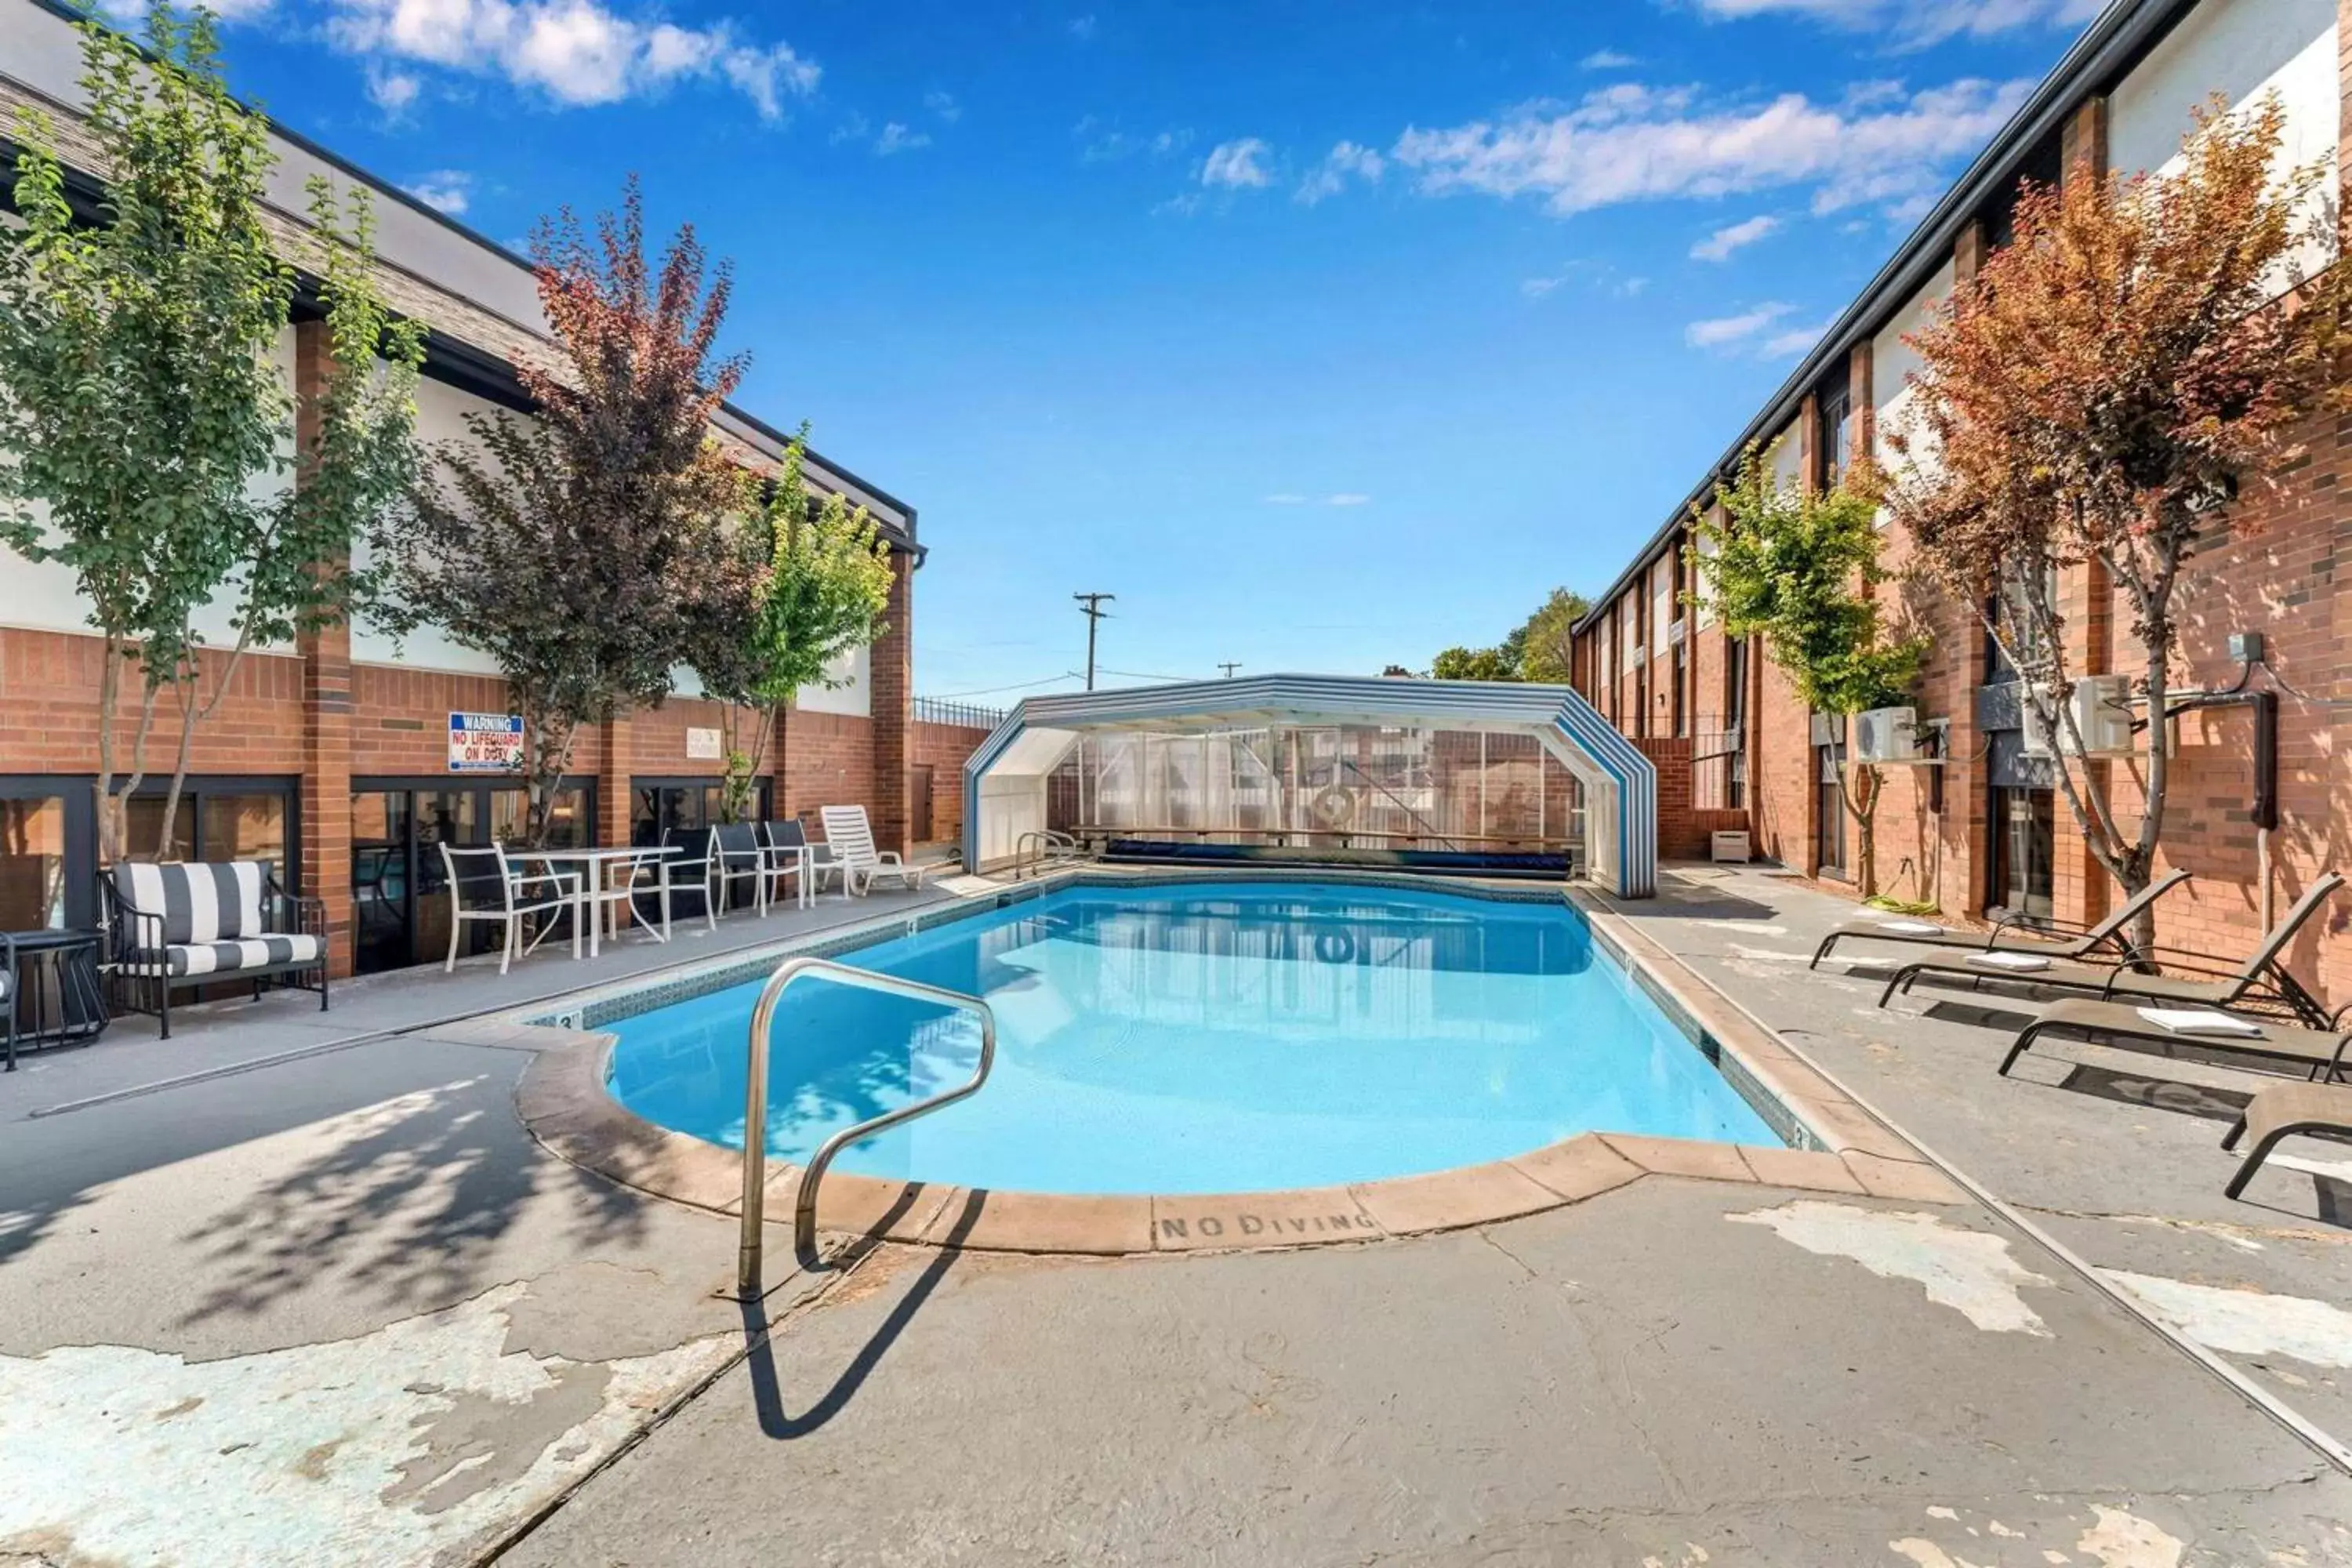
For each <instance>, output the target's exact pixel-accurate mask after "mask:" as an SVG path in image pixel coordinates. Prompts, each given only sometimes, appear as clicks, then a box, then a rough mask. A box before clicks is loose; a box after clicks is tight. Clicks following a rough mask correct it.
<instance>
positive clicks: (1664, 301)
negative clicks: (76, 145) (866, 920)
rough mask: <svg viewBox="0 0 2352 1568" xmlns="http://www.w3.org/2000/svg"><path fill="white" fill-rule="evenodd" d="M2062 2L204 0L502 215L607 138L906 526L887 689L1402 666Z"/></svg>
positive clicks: (1455, 620)
mask: <svg viewBox="0 0 2352 1568" xmlns="http://www.w3.org/2000/svg"><path fill="white" fill-rule="evenodd" d="M2087 9H2088V6H2087V3H2086V0H1977V3H1973V4H1962V3H1958V0H1619V3H1615V4H1580V5H1562V4H1558V3H1553V4H1541V5H1538V4H1532V3H1505V0H1453V3H1449V4H1446V5H1420V4H1404V3H1394V4H1362V3H1358V4H1346V3H1341V0H1255V3H1249V4H1243V3H1226V0H1184V3H1181V4H1177V3H1170V4H1160V5H1142V4H1125V3H1120V0H1071V3H1068V4H1062V5H1045V6H1043V7H1027V8H1018V9H1013V8H1007V9H997V8H993V7H990V6H985V5H970V4H953V5H951V4H947V3H944V0H803V3H800V4H794V5H783V6H772V7H771V6H760V5H751V4H748V3H740V0H739V3H738V4H735V5H731V6H730V5H725V4H708V3H693V4H689V3H686V0H670V3H669V4H667V5H656V4H655V3H653V0H239V4H238V5H236V7H235V14H234V16H233V18H232V25H231V26H230V27H229V29H228V32H227V46H228V54H229V60H230V70H231V76H232V80H233V82H234V84H235V85H236V87H237V89H239V90H240V91H243V92H246V93H248V94H251V95H254V96H257V97H259V98H260V99H261V100H264V102H265V103H266V105H267V106H268V109H269V110H271V112H272V113H274V114H275V115H276V116H277V117H278V119H280V120H282V121H285V122H286V123H287V124H289V125H290V126H292V127H294V128H295V129H298V130H300V131H302V132H307V133H309V134H310V135H311V136H313V137H315V138H317V139H318V140H320V141H322V142H326V143H327V144H329V145H330V146H332V147H334V148H335V149H336V150H338V151H339V152H341V153H344V154H346V155H347V156H350V157H351V158H352V159H353V160H354V161H356V162H358V163H361V164H362V165H363V166H365V167H368V168H370V169H372V170H373V171H375V172H376V173H378V174H382V175H383V176H385V177H386V178H388V179H390V180H393V181H394V182H395V183H399V184H404V185H407V186H409V187H410V188H412V189H414V190H415V191H417V192H419V193H420V194H422V195H425V196H427V197H428V199H431V200H434V201H436V203H437V204H439V205H444V206H445V207H446V209H448V210H450V211H452V212H453V213H455V214H457V216H459V217H460V218H461V219H462V221H464V222H466V223H467V224H470V225H472V226H475V227H477V228H479V229H480V230H482V231H483V232H484V233H486V234H488V235H490V236H491V237H495V238H499V239H503V240H509V241H515V240H519V238H520V237H521V236H522V235H523V234H525V233H526V232H527V231H528V229H529V227H530V222H531V220H532V218H533V217H534V216H537V215H538V214H540V213H541V212H544V211H547V210H549V209H551V207H553V206H554V205H557V204H559V203H562V202H570V203H572V204H573V205H577V206H579V207H581V208H582V209H583V211H585V210H593V209H594V208H597V207H599V206H603V205H609V203H610V202H611V201H612V200H613V199H614V196H615V195H617V193H618V191H619V188H620V182H621V179H622V176H623V174H625V172H627V171H630V170H636V171H639V172H640V173H641V174H643V176H644V179H645V183H646V195H647V204H648V209H649V213H650V215H651V217H652V219H653V220H654V222H655V223H656V225H658V226H662V227H663V228H664V229H667V227H668V226H673V225H675V224H676V223H677V222H679V221H682V220H687V219H691V220H692V221H693V222H694V223H695V224H696V226H697V227H698V229H699V231H700V232H701V234H702V236H703V237H704V239H705V241H706V243H707V244H708V246H709V248H710V249H711V250H712V251H713V252H714V253H716V254H719V255H725V256H730V257H732V258H734V260H735V263H736V266H737V268H738V275H739V277H738V286H737V291H736V297H735V299H736V302H735V309H734V311H733V314H732V316H731V318H730V338H731V340H732V342H731V346H735V347H740V348H746V349H749V350H750V351H751V354H752V356H753V363H752V369H751V377H750V379H749V381H748V383H747V384H746V386H745V388H744V390H743V393H742V394H741V396H740V401H741V402H742V403H743V404H744V405H746V406H748V407H750V408H751V409H753V410H755V411H757V412H759V413H761V414H762V415H763V416H767V417H769V418H770V419H772V420H773V421H775V422H777V423H780V424H782V423H790V422H793V421H796V420H798V419H800V418H803V417H806V418H808V419H810V420H812V421H814V425H815V440H816V444H817V446H818V447H820V448H821V449H822V450H824V452H826V453H827V454H828V455H830V456H832V457H833V458H836V459H837V460H839V461H841V462H843V463H845V464H847V465H848V466H849V467H851V468H854V469H856V471H858V472H860V473H862V474H865V475H866V476H867V477H868V478H870V479H873V480H874V481H875V482H876V483H877V484H880V485H882V486H883V487H884V488H886V489H889V490H891V491H893V492H894V493H896V494H898V495H899V496H902V497H904V498H905V499H906V500H908V501H910V502H912V503H914V504H915V505H916V506H918V507H919V509H920V511H921V518H922V527H923V531H924V536H925V539H926V541H927V542H929V544H930V546H931V548H932V555H931V558H930V563H929V565H928V566H927V567H926V568H925V569H924V571H923V573H922V574H921V576H920V577H919V579H918V584H917V605H918V613H917V658H918V672H917V675H918V679H917V686H918V689H920V690H922V691H924V692H927V693H932V694H942V695H945V694H960V693H965V692H975V691H978V692H982V693H985V694H986V695H988V696H991V697H992V698H1009V697H1011V696H1015V695H1018V694H1019V692H1020V690H1022V689H1040V688H1041V687H1043V686H1045V685H1048V684H1067V680H1066V672H1067V671H1070V670H1072V669H1075V668H1077V667H1078V665H1079V664H1080V662H1081V661H1082V660H1083V658H1084V655H1085V622H1084V620H1083V619H1082V618H1081V617H1080V616H1079V615H1078V614H1077V612H1076V608H1075V606H1074V605H1072V604H1071V601H1070V597H1069V595H1071V594H1072V593H1073V592H1074V591H1076V590H1079V589H1098V590H1104V591H1108V592H1112V593H1116V594H1117V595H1118V603H1117V604H1116V605H1114V606H1113V611H1114V614H1115V616H1117V618H1116V619H1114V620H1112V621H1110V622H1108V623H1107V624H1106V625H1105V627H1104V633H1103V645H1102V649H1103V651H1102V663H1103V665H1104V666H1105V667H1106V668H1108V669H1111V670H1117V671H1122V672H1128V673H1129V675H1133V676H1148V677H1160V676H1176V677H1198V676H1206V675H1213V674H1214V673H1215V672H1216V665H1217V663H1218V661H1220V660H1225V659H1233V660H1238V661H1240V663H1241V664H1242V666H1243V667H1244V669H1247V670H1252V671H1267V670H1274V669H1308V670H1335V671H1377V670H1378V669H1380V668H1381V666H1383V665H1384V664H1387V663H1389V662H1391V660H1394V661H1398V662H1402V663H1405V664H1408V665H1412V666H1414V667H1416V668H1420V667H1425V666H1426V665H1427V663H1428V661H1429V659H1430V658H1431V656H1432V655H1433V653H1434V652H1435V651H1436V650H1437V649H1438V648H1440V647H1444V646H1445V645H1447V644H1449V643H1455V642H1462V643H1482V642H1491V641H1493V640H1494V639H1495V638H1496V637H1500V636H1501V635H1502V634H1503V633H1504V632H1505V631H1507V629H1508V628H1509V627H1510V626H1512V625H1514V624H1515V623H1516V622H1517V620H1518V619H1519V618H1520V617H1521V616H1523V615H1524V614H1525V613H1526V612H1527V611H1528V609H1529V608H1531V607H1533V605H1535V604H1536V603H1537V602H1538V600H1540V598H1541V597H1542V596H1543V595H1544V593H1545V592H1546V591H1547V590H1548V589H1549V587H1550V586H1551V585H1552V584H1556V583H1559V584H1568V585H1570V586H1571V587H1577V588H1582V589H1586V590H1591V589H1594V588H1597V587H1599V586H1601V585H1602V584H1605V583H1606V582H1607V580H1608V579H1609V578H1610V577H1611V576H1612V575H1613V574H1615V572H1616V571H1617V569H1618V568H1619V567H1620V566H1621V565H1622V563H1623V562H1624V559H1625V557H1626V555H1627V553H1628V552H1630V551H1631V550H1632V549H1633V547H1634V546H1635V545H1636V544H1637V543H1638V542H1640V541H1641V540H1643V539H1644V538H1646V537H1647V536H1648V535H1649V533H1650V532H1651V531H1654V529H1655V528H1656V527H1657V526H1658V524H1659V523H1660V522H1661V521H1663V520H1664V517H1665V515H1666V513H1667V511H1668V510H1669V509H1670V508H1672V507H1673V506H1674V505H1675V503H1676V502H1677V500H1679V498H1680V497H1681V496H1682V495H1683V494H1684V492H1685V490H1686V489H1687V488H1688V486H1689V484H1690V483H1691V481H1692V479H1694V477H1695V476H1696V474H1697V473H1699V472H1700V471H1701V470H1702V469H1703V468H1704V466H1705V465H1706V463H1707V462H1708V461H1709V460H1711V459H1712V458H1714V457H1715V456H1716V454H1717V452H1718V451H1719V450H1720V449H1721V448H1722V447H1723V446H1724V445H1725V443H1726V442H1727V441H1728V440H1729V439H1730V438H1731V437H1733V436H1734V435H1736V434H1737V433H1738V429H1739V427H1740V426H1742V425H1743V424H1744V423H1745V422H1746V420H1747V418H1748V416H1749V415H1750V414H1751V413H1752V412H1753V411H1754V409H1755V407H1756V406H1757V405H1758V404H1759V403H1760V402H1761V401H1762V399H1763V398H1765V397H1766V396H1767V395H1769V393H1770V391H1771V390H1772V389H1773V388H1774V387H1775V386H1777V385H1778V384H1779V383H1780V380H1781V379H1782V377H1784V376H1785V375H1786V374H1788V371H1789V370H1790V367H1791V365H1792V364H1793V363H1794V361H1795V358H1796V356H1797V355H1798V354H1799V353H1801V351H1802V349H1803V348H1804V347H1805V346H1806V344H1807V343H1808V342H1810V341H1811V336H1812V334H1813V333H1814V332H1815V331H1818V330H1819V329H1820V328H1821V326H1822V324H1823V323H1824V322H1826V321H1828V319H1829V318H1830V317H1832V315H1834V314H1835V313H1836V311H1837V310H1839V309H1841V308H1842V307H1843V305H1844V304H1845V303H1846V301H1847V300H1850V299H1851V298H1852V296H1853V293H1854V292H1855V291H1856V290H1857V289H1859V288H1860V286H1861V285H1862V284H1863V283H1864V281H1865V280H1866V279H1868V277H1869V276H1870V274H1871V273H1872V272H1873V271H1874V269H1875V268H1876V267H1877V266H1878V265H1879V263H1880V262H1881V261H1883V260H1884V259H1885V257H1886V255H1887V254H1888V253H1889V251H1890V250H1891V249H1892V248H1893V247H1894V246H1895V244H1896V243H1897V242H1898V241H1899V239H1900V238H1901V237H1902V236H1903V234H1904V233H1905V232H1906V231H1907V230H1908V228H1909V226H1910V225H1911V223H1912V222H1913V221H1914V220H1915V219H1916V216H1918V215H1919V213H1920V212H1921V211H1923V210H1924V207H1925V205H1926V204H1927V201H1928V200H1930V199H1932V197H1933V196H1934V195H1936V194H1937V192H1938V191H1939V190H1940V189H1941V188H1942V186H1943V184H1945V183H1946V182H1947V181H1948V179H1949V178H1950V177H1951V176H1952V175H1953V174H1956V173H1957V172H1958V170H1959V168H1960V167H1961V166H1962V165H1963V164H1964V163H1966V161H1967V158H1968V156H1969V154H1970V153H1973V152H1974V151H1975V150H1976V149H1977V148H1978V147H1979V146H1980V145H1981V144H1982V143H1983V142H1984V141H1985V140H1986V138H1987V137H1988V136H1989V135H1990V132H1991V131H1992V130H1993V129H1994V128H1995V127H1996V126H1997V125H1998V124H1999V123H2000V121H2001V120H2002V119H2003V118H2005V116H2006V114H2007V112H2008V110H2009V109H2010V108H2011V107H2012V106H2013V105H2014V104H2015V102H2016V101H2017V100H2019V99H2020V97H2021V95H2022V94H2023V93H2024V91H2025V90H2026V89H2027V87H2028V86H2029V85H2030V83H2031V82H2032V79H2035V78H2037V77H2038V76H2040V75H2041V74H2042V72H2043V71H2044V70H2046V69H2047V68H2048V67H2049V66H2050V65H2051V64H2052V63H2053V61H2054V60H2055V59H2056V58H2057V57H2058V55H2059V54H2060V52H2061V51H2062V50H2063V47H2064V46H2065V44H2066V42H2067V40H2068V39H2069V38H2070V37H2072V36H2073V35H2074V32H2075V31H2076V30H2077V29H2078V28H2079V27H2080V26H2081V24H2082V22H2083V21H2084V19H2085V15H2086V10H2087Z"/></svg>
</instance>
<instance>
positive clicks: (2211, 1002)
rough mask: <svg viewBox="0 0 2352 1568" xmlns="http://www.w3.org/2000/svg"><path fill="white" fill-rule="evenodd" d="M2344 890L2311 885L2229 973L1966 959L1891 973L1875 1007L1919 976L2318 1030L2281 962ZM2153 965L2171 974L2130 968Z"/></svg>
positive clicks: (2325, 883) (2014, 956) (2332, 884)
mask: <svg viewBox="0 0 2352 1568" xmlns="http://www.w3.org/2000/svg"><path fill="white" fill-rule="evenodd" d="M2343 885H2344V879H2343V878H2341V877H2339V876H2337V875H2336V873H2335V872H2333V871H2330V872H2328V873H2326V875H2325V876H2322V877H2320V878H2319V879H2317V880H2315V881H2314V882H2313V883H2312V884H2311V886H2310V887H2308V888H2306V889H2304V894H2303V897H2301V898H2300V899H2297V900H2295V901H2294V908H2293V909H2291V910H2287V912H2286V914H2285V916H2284V918H2283V919H2281V920H2280V921H2279V922H2278V924H2276V925H2274V926H2273V927H2271V929H2270V931H2269V932H2268V934H2266V935H2265V936H2264V937H2263V940H2262V941H2261V942H2259V943H2258V944H2256V946H2255V948H2254V950H2253V952H2251V953H2249V954H2247V956H2246V960H2245V962H2244V963H2241V964H2239V965H2238V966H2237V967H2236V968H2234V969H2229V970H2217V969H2214V968H2212V967H2210V965H2201V964H2198V963H2184V962H2182V959H2183V957H2184V956H2185V957H2187V958H2189V959H2195V958H2200V957H2203V956H2205V955H2204V954H2201V953H2190V954H2187V955H2181V954H2176V953H2174V952H2171V951H2170V950H2168V949H2163V948H2129V949H2126V952H2125V954H2124V960H2123V962H2121V963H2116V965H2115V966H2113V967H2112V968H2109V967H2104V966H2100V965H2095V964H2088V963H2071V962H2069V961H2067V960H2065V959H2060V958H2043V957H2042V955H2041V954H2039V953H2023V952H1978V953H1971V954H1969V956H1968V957H1967V958H1965V959H1955V958H1922V959H1915V960H1914V961H1912V962H1911V963H1906V964H1905V965H1904V966H1903V967H1902V968H1900V969H1898V970H1896V971H1895V975H1894V978H1892V979H1890V980H1889V981H1887V983H1886V989H1885V991H1882V992H1881V993H1879V996H1878V1005H1880V1006H1882V1007H1884V1006H1885V1005H1886V1004H1887V1003H1888V1002H1889V1001H1890V1000H1892V999H1893V998H1894V995H1895V993H1896V992H1897V991H1906V992H1907V991H1909V990H1910V989H1911V983H1912V982H1913V981H1915V980H1916V979H1918V978H1919V976H1921V975H1922V974H1932V975H1934V976H1936V977H1937V978H1938V979H1944V980H1950V979H1959V978H1966V979H1969V980H1974V981H1979V982H1982V981H1985V980H2008V981H2012V982H2015V983H2018V984H2026V985H2043V986H2049V987H2051V988H2053V989H2055V990H2059V991H2089V992H2093V993H2095V994H2097V995H2098V996H2099V998H2100V999H2101V1000H2103V1001H2105V1000H2110V999H2113V998H2115V997H2119V996H2123V997H2131V998H2134V999H2135V1000H2139V1001H2146V1002H2154V1003H2164V1004H2171V1005H2191V1006H2203V1007H2237V1008H2259V1009H2264V1010H2268V1011H2272V1012H2283V1013H2286V1014H2289V1015H2292V1016H2294V1017H2296V1018H2299V1019H2301V1020H2302V1021H2303V1022H2304V1023H2305V1024H2307V1025H2310V1026H2313V1027H2315V1028H2316V1027H2318V1026H2321V1025H2324V1024H2326V1022H2327V1009H2326V1007H2324V1006H2322V1005H2320V1003H2319V999H2318V998H2317V997H2315V996H2314V995H2312V994H2311V993H2310V992H2308V991H2306V990H2305V989H2304V987H2303V985H2302V984H2301V983H2300V982H2298V981H2297V980H2296V979H2295V978H2294V975H2292V974H2290V973H2287V970H2286V966H2285V965H2284V964H2283V963H2280V962H2279V955H2280V954H2281V953H2283V952H2285V951H2286V945H2287V943H2288V942H2292V941H2294V934H2295V932H2297V931H2301V930H2302V929H2303V927H2304V925H2305V922H2307V921H2309V920H2310V919H2311V917H2312V916H2314V915H2315V914H2317V913H2318V912H2319V909H2320V906H2321V905H2323V904H2325V903H2326V901H2327V900H2328V899H2329V898H2331V897H2332V896H2333V895H2334V894H2335V892H2336V889H2338V888H2340V887H2342V886H2343ZM2158 960H2160V961H2161V962H2163V963H2165V964H2166V965H2167V966H2168V968H2170V969H2171V970H2173V971H2175V972H2176V973H2167V974H2151V973H2145V972H2143V971H2141V970H2137V969H2134V968H2132V967H2131V965H2132V964H2133V963H2140V962H2156V961H2158ZM2180 971H2186V972H2187V973H2179V972H2180ZM2200 976H2201V978H2200Z"/></svg>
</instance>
